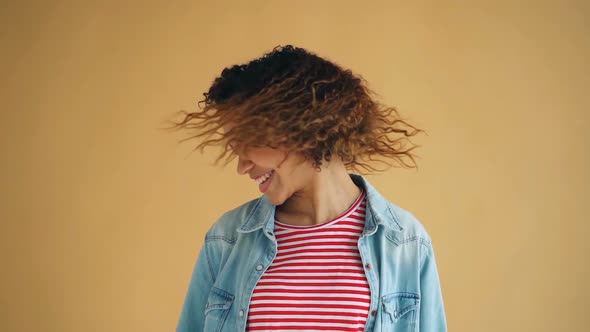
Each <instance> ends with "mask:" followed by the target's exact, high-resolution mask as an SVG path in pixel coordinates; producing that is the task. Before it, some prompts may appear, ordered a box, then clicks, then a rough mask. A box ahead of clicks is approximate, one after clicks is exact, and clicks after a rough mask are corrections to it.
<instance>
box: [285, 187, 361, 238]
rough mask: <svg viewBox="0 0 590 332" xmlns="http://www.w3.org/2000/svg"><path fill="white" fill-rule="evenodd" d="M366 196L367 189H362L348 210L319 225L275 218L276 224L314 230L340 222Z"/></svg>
mask: <svg viewBox="0 0 590 332" xmlns="http://www.w3.org/2000/svg"><path fill="white" fill-rule="evenodd" d="M364 198H365V191H364V190H361V193H360V194H359V195H358V197H357V198H356V199H355V201H354V203H352V204H351V205H350V206H349V207H348V209H346V211H344V212H342V213H341V214H340V215H339V216H337V217H335V218H332V219H331V220H328V221H326V222H323V223H321V224H317V225H291V224H285V223H282V222H280V221H278V220H276V219H275V226H278V227H281V228H286V229H298V230H313V229H318V228H323V227H328V226H330V225H333V224H335V223H337V222H339V221H340V220H342V219H345V218H346V217H348V216H349V215H350V214H352V213H353V212H354V211H356V209H357V208H358V207H359V206H360V204H361V202H362V201H363V199H364Z"/></svg>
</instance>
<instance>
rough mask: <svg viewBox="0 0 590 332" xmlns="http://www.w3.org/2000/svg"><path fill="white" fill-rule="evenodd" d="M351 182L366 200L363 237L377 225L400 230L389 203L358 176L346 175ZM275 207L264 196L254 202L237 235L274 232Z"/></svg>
mask: <svg viewBox="0 0 590 332" xmlns="http://www.w3.org/2000/svg"><path fill="white" fill-rule="evenodd" d="M348 175H349V176H350V178H351V179H352V181H353V182H354V183H355V184H356V185H357V186H359V187H361V188H363V189H364V190H365V193H366V198H367V209H366V211H365V228H364V231H363V235H371V234H373V233H375V231H376V230H377V226H378V225H384V226H385V227H388V226H392V225H395V226H397V227H396V228H398V229H400V227H399V223H398V221H397V218H396V217H395V215H394V214H393V212H392V211H391V208H390V206H389V202H388V201H387V200H386V199H385V198H384V197H383V196H382V195H381V194H380V193H379V192H378V191H377V190H376V189H375V188H374V187H373V186H372V185H371V184H370V183H369V181H367V179H365V178H364V177H363V176H361V175H358V174H352V173H349V174H348ZM274 220H275V205H273V204H272V203H271V202H270V201H269V200H268V197H267V196H266V195H262V196H261V197H260V198H258V199H257V200H255V201H254V208H253V209H252V210H251V212H250V213H248V215H247V217H246V220H245V222H244V223H242V224H241V225H240V227H238V229H237V231H238V232H239V233H249V232H253V231H255V230H258V229H260V228H264V231H265V232H266V233H269V234H272V233H273V231H274Z"/></svg>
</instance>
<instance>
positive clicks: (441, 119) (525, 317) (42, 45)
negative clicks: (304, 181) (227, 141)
mask: <svg viewBox="0 0 590 332" xmlns="http://www.w3.org/2000/svg"><path fill="white" fill-rule="evenodd" d="M80 2H81V1H79V2H77V3H78V4H74V3H75V2H72V3H70V4H67V3H66V2H61V1H53V2H51V3H49V2H39V3H37V4H35V3H30V2H29V3H25V2H17V1H13V4H11V5H7V4H3V5H2V9H1V10H0V22H1V23H0V24H1V25H2V26H1V27H0V28H1V30H0V31H1V32H0V35H1V36H2V52H1V54H0V57H1V59H2V61H1V63H2V67H3V68H2V74H1V75H2V87H1V89H0V94H1V97H2V99H1V102H2V112H1V119H0V120H1V121H0V135H1V143H0V144H1V145H2V153H1V158H2V160H1V161H2V164H1V165H2V168H1V173H0V179H1V182H0V183H1V185H2V189H1V191H0V204H1V205H0V207H1V209H0V220H1V226H0V227H1V232H0V252H1V254H0V255H1V257H0V258H1V264H2V273H1V274H0V278H1V279H0V289H1V294H2V300H1V301H0V330H1V331H56V332H57V331H60V332H62V331H154V332H155V331H171V330H173V329H174V327H175V325H176V321H177V319H178V316H179V313H180V309H181V305H182V301H183V299H184V295H185V292H186V288H187V286H188V281H189V278H190V273H191V271H192V267H193V264H194V261H195V258H196V255H197V252H198V249H199V247H200V245H201V243H202V238H203V235H204V232H205V231H206V229H207V228H208V227H209V225H211V223H212V222H213V221H214V220H215V219H216V218H217V217H218V216H219V215H220V214H221V213H222V212H224V211H225V210H227V209H229V208H232V207H234V206H236V205H238V204H240V203H242V202H245V201H246V200H249V199H251V198H253V197H255V196H257V195H258V193H257V189H256V188H255V186H253V184H252V183H251V181H249V180H248V179H247V178H245V177H243V178H241V177H239V176H238V175H237V174H236V173H235V162H234V163H232V164H230V166H228V167H227V168H226V169H222V168H221V167H218V168H215V167H212V166H211V165H210V164H211V162H212V161H213V156H215V152H216V151H214V150H208V151H207V152H208V154H207V155H206V156H201V155H199V154H198V153H193V154H190V151H191V147H192V146H193V144H192V143H191V142H187V143H185V144H181V145H178V144H177V143H176V140H178V139H180V138H182V137H185V136H184V135H182V134H180V133H177V134H167V133H165V132H163V131H160V130H158V127H160V126H161V124H162V121H163V120H164V119H166V118H168V117H169V116H170V115H171V114H172V113H173V112H175V111H177V110H179V109H194V108H195V107H196V105H195V104H196V101H197V100H199V99H200V97H201V93H202V92H204V91H205V89H207V87H208V84H209V83H211V81H212V80H213V78H214V77H215V76H216V75H217V74H218V73H219V72H220V71H221V69H222V68H223V66H226V65H229V64H233V63H238V62H243V61H246V60H249V59H250V58H252V57H255V56H259V55H261V54H262V53H263V52H265V51H269V50H270V49H271V48H272V47H273V46H275V45H277V44H286V43H293V44H295V45H298V46H303V47H306V48H309V49H310V50H312V51H315V52H317V53H319V54H320V55H324V56H326V57H329V58H330V59H332V60H334V61H336V62H338V63H340V64H342V65H344V66H347V67H350V68H352V69H353V70H354V71H355V72H357V73H360V74H362V75H363V76H364V77H365V78H366V79H367V80H369V82H370V83H371V87H372V88H373V89H374V90H375V91H377V92H378V93H380V94H381V95H382V96H383V101H384V102H386V103H389V104H391V105H395V106H397V107H398V108H399V110H400V111H401V112H402V113H403V114H404V115H405V116H407V117H408V118H410V119H411V120H412V121H413V122H414V123H415V124H417V125H418V126H420V127H421V128H424V129H426V130H427V131H428V133H429V135H428V136H426V135H423V136H421V137H420V138H419V139H417V140H416V142H417V143H419V144H421V145H422V146H423V147H422V148H420V149H418V150H416V151H417V153H419V154H420V156H421V158H420V159H418V162H419V165H420V168H419V170H418V171H415V170H404V169H391V170H389V171H388V172H386V173H384V174H380V175H377V176H371V177H369V180H370V181H372V183H373V184H374V185H375V186H376V187H377V189H378V190H380V191H381V192H382V193H383V194H384V195H385V196H386V197H388V198H389V199H390V200H391V201H393V202H395V203H396V204H398V205H400V206H402V207H404V208H407V209H409V210H411V211H413V212H414V213H415V215H416V216H417V217H418V218H419V219H420V220H421V221H422V222H423V224H424V225H425V226H426V227H427V229H428V230H429V232H430V234H431V236H432V237H433V239H434V244H435V249H436V252H437V258H438V264H439V273H440V275H441V280H442V287H443V296H444V299H445V305H446V309H447V318H448V322H449V328H450V330H451V331H456V332H463V331H465V332H467V331H582V330H587V329H588V328H589V327H588V326H587V325H588V324H590V315H589V312H588V308H589V305H588V303H589V301H590V286H589V285H588V280H590V268H589V263H588V262H589V254H590V240H589V239H588V237H589V235H590V234H589V232H590V227H589V226H588V218H587V213H586V210H585V209H586V208H588V205H589V204H588V203H590V202H589V200H588V196H589V194H590V191H589V189H588V186H589V185H590V172H589V169H590V156H589V153H588V151H590V149H588V147H587V145H588V143H590V134H588V132H589V130H590V117H589V115H588V110H589V106H590V100H589V98H590V97H589V94H588V92H589V91H588V86H589V84H590V82H589V78H590V64H589V61H588V59H590V47H589V43H588V40H590V39H589V38H588V36H589V33H590V27H589V25H588V14H590V11H589V9H590V8H589V6H588V2H585V3H584V1H578V2H564V1H554V2H553V3H549V2H540V1H529V2H528V3H525V2H524V1H502V2H498V1H489V2H488V3H487V4H484V3H483V2H473V1H463V2H459V1H444V2H443V1H430V2H419V3H418V2H414V3H413V4H408V3H409V2H408V1H382V2H371V4H365V5H360V4H359V3H358V1H354V2H353V1H350V2H349V3H350V4H346V3H345V2H342V1H303V2H302V1H289V2H287V1H284V2H282V3H283V4H282V5H279V4H277V3H279V2H275V1H235V3H233V4H232V5H222V4H220V3H216V2H213V1H207V2H205V1H201V2H197V1H186V2H183V3H177V4H175V5H173V6H172V5H169V4H168V5H167V4H165V2H163V1H162V2H161V3H160V4H149V5H147V4H146V3H144V2H137V3H135V4H132V3H131V2H126V1H122V2H115V1H113V2H112V3H111V4H106V3H105V4H102V5H90V4H79V3H80ZM87 2H88V3H90V1H87ZM271 3H272V4H271Z"/></svg>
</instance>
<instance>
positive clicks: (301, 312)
mask: <svg viewBox="0 0 590 332" xmlns="http://www.w3.org/2000/svg"><path fill="white" fill-rule="evenodd" d="M204 96H205V99H204V100H203V101H202V102H205V107H204V108H203V109H202V110H201V111H197V112H193V113H186V112H184V115H185V117H184V119H183V120H182V121H181V122H180V123H176V124H175V128H190V129H195V130H197V131H198V133H197V134H196V135H194V136H193V137H207V139H205V140H204V141H203V142H201V143H200V144H199V145H198V146H197V148H201V150H202V149H203V148H204V147H205V146H207V145H212V144H221V145H222V146H224V149H223V151H222V154H221V155H220V156H219V158H217V161H219V160H220V159H221V158H223V157H224V156H226V157H228V158H227V159H228V160H231V159H233V158H234V157H238V167H237V171H238V173H239V174H240V175H247V176H249V177H250V178H251V179H252V180H253V181H254V183H255V184H256V185H258V188H259V190H260V191H261V192H262V195H261V196H260V197H258V198H256V199H253V200H251V201H249V202H247V203H245V204H243V205H241V206H239V207H236V208H234V209H232V210H230V211H228V212H226V213H225V214H223V215H222V216H221V217H220V218H219V219H218V220H217V221H216V222H215V224H214V225H213V226H212V227H211V228H210V229H209V231H208V232H207V234H206V237H205V241H204V245H203V247H202V249H201V251H200V255H199V257H198V259H197V262H196V265H195V268H194V271H193V274H192V277H191V281H190V284H189V287H188V293H187V295H186V298H185V301H184V306H183V309H182V314H181V316H180V320H179V322H178V326H177V331H178V332H189V331H190V332H195V331H326V330H330V331H446V319H445V313H444V307H443V301H442V294H441V288H440V282H439V277H438V273H437V268H436V263H435V259H434V253H433V247H432V243H431V240H430V237H429V235H428V233H427V232H426V231H425V229H424V228H423V226H422V225H421V224H420V222H419V221H418V220H416V218H415V217H414V216H413V215H412V214H411V213H410V212H408V211H406V210H404V209H402V208H400V207H398V206H396V205H395V204H393V203H391V202H389V201H387V200H386V199H385V198H384V197H383V196H381V195H380V194H379V193H378V192H377V191H376V190H375V188H374V187H373V186H372V185H371V184H370V183H369V182H368V181H367V179H366V178H364V177H363V176H361V175H358V174H354V173H349V172H348V170H349V169H358V168H359V167H361V168H363V169H365V170H377V169H375V168H374V167H373V166H371V164H369V162H375V161H377V162H382V163H385V164H387V165H392V164H391V163H390V162H394V163H397V164H401V165H402V166H406V167H411V166H409V165H408V164H406V163H405V160H404V159H405V158H409V159H410V160H412V161H413V160H414V159H413V156H412V154H411V153H410V151H411V150H412V149H413V148H415V146H413V147H411V148H408V149H403V145H404V143H407V142H409V139H408V138H407V137H409V136H413V135H415V134H416V133H417V132H419V131H420V130H419V129H416V128H415V127H413V126H411V125H409V124H408V123H407V122H405V121H403V120H401V119H400V118H399V116H398V113H397V111H396V110H395V109H394V108H391V107H389V108H388V107H383V106H382V105H380V104H379V103H377V102H376V101H375V100H374V99H373V98H371V97H370V90H369V89H368V88H367V87H366V84H364V81H363V79H362V78H360V77H359V76H355V75H354V74H352V72H351V71H350V70H345V69H343V68H341V67H340V66H338V65H336V64H334V63H332V62H330V61H328V60H326V59H324V58H321V57H319V56H317V55H315V54H313V53H311V52H309V51H307V50H305V49H302V48H297V47H293V46H291V45H287V46H284V47H280V46H278V47H275V48H274V49H273V51H272V52H269V53H267V54H265V55H264V56H262V57H261V58H259V59H256V60H253V61H251V62H249V63H248V64H244V65H235V66H233V67H231V68H226V69H224V70H223V72H222V73H221V76H220V77H218V78H217V79H216V80H215V81H214V83H213V85H212V86H211V87H210V89H209V92H208V93H204ZM400 126H407V127H408V128H410V129H413V130H412V131H408V130H406V129H403V128H401V127H400ZM396 135H398V136H399V137H396ZM213 136H215V137H213Z"/></svg>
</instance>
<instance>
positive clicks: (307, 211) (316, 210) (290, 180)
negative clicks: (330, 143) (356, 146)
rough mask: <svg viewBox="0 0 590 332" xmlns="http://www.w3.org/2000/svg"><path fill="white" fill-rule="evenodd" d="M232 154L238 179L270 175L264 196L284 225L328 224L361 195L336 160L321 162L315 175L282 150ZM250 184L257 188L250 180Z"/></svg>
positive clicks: (307, 165) (296, 156)
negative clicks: (236, 160) (242, 176)
mask: <svg viewBox="0 0 590 332" xmlns="http://www.w3.org/2000/svg"><path fill="white" fill-rule="evenodd" d="M225 130H226V131H227V130H229V127H227V126H226V127H225ZM234 153H236V155H237V157H238V166H237V172H238V174H239V175H248V176H249V177H251V178H256V177H258V176H261V175H263V174H266V173H268V172H270V171H271V170H273V171H274V175H273V178H272V179H270V181H271V182H270V186H269V187H268V189H267V191H266V192H265V193H264V194H265V195H267V197H268V198H269V200H270V201H271V202H272V203H273V204H274V205H275V206H276V209H275V219H276V220H278V221H279V222H282V223H285V224H291V225H302V226H306V225H317V224H321V223H324V222H327V221H330V220H332V219H334V218H336V217H338V216H339V215H341V214H342V213H343V212H344V211H346V210H347V209H348V208H349V207H350V206H351V205H352V204H353V203H354V201H355V200H356V199H357V198H358V196H359V195H360V193H361V190H360V188H358V187H357V186H356V184H354V182H353V181H352V179H351V178H350V176H349V175H348V171H347V169H346V167H345V166H344V163H343V162H342V160H341V159H339V158H337V156H333V157H332V160H330V161H329V162H327V161H324V162H323V163H322V166H321V171H319V172H318V171H317V170H316V169H314V167H313V166H312V164H311V163H310V162H309V161H304V158H303V156H302V155H299V154H296V153H289V154H287V151H286V150H284V149H272V148H267V147H262V148H259V147H256V148H248V149H246V151H241V152H237V151H235V152H234ZM252 183H253V185H255V186H258V185H257V184H256V182H255V181H254V180H252Z"/></svg>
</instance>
